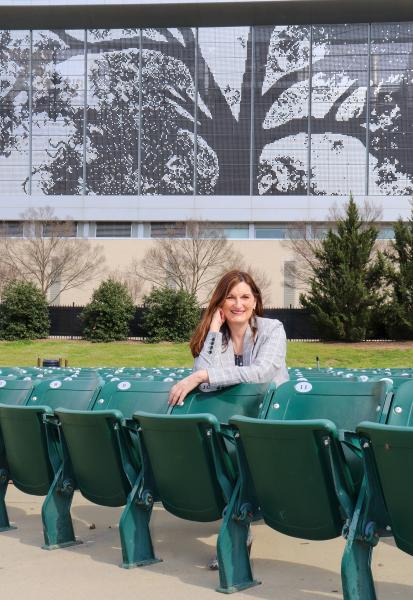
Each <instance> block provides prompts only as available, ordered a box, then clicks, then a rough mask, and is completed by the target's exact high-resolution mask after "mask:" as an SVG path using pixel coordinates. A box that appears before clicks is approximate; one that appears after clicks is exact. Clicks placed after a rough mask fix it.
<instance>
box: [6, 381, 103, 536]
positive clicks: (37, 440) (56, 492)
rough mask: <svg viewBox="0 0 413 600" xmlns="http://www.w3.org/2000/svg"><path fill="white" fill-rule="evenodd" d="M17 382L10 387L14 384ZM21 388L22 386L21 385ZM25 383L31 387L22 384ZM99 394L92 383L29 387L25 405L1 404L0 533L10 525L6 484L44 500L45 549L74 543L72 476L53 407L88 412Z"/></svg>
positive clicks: (54, 382) (48, 384)
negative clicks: (12, 484) (71, 506)
mask: <svg viewBox="0 0 413 600" xmlns="http://www.w3.org/2000/svg"><path fill="white" fill-rule="evenodd" d="M14 383H16V382H13V384H14ZM22 383H23V382H22ZM24 383H25V384H29V383H32V384H33V382H24ZM99 389H100V383H99V384H98V385H97V380H96V379H94V378H93V379H92V380H91V381H90V380H86V379H84V380H75V381H74V380H60V379H55V380H51V381H42V382H41V383H38V384H37V385H36V386H35V387H32V392H31V394H30V397H29V398H28V399H27V401H26V405H25V406H12V405H6V404H0V430H1V433H2V441H3V444H4V454H5V459H6V460H5V463H6V464H5V465H4V468H3V469H2V477H1V483H0V505H1V509H0V515H1V519H2V520H1V521H0V528H1V529H7V528H9V527H10V523H9V520H8V516H7V509H6V506H5V495H6V491H7V484H8V481H9V479H12V480H13V482H14V485H15V486H16V487H17V488H18V489H20V490H21V491H23V492H25V493H27V494H32V495H37V496H44V495H46V500H45V502H44V505H43V510H42V519H43V531H44V536H45V547H46V548H55V547H61V546H64V545H68V544H73V543H75V539H74V535H73V528H72V525H71V519H70V512H69V510H70V504H71V500H72V496H73V491H74V483H73V477H72V475H71V474H67V471H68V470H69V471H70V469H69V467H68V461H67V460H66V464H65V469H63V467H62V457H63V453H64V448H62V443H61V439H60V430H59V428H58V427H57V424H56V423H55V419H54V418H53V409H54V408H56V407H57V406H74V407H82V408H85V409H87V408H91V407H92V406H93V404H94V402H95V399H96V395H97V394H98V391H99Z"/></svg>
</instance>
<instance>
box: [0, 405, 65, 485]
mask: <svg viewBox="0 0 413 600" xmlns="http://www.w3.org/2000/svg"><path fill="white" fill-rule="evenodd" d="M45 411H46V409H45V407H42V406H39V407H30V408H28V407H24V406H5V405H2V406H0V427H1V431H2V435H3V442H4V446H5V449H6V456H7V462H8V466H9V473H10V478H11V479H12V480H13V482H14V485H15V486H16V487H17V488H18V489H19V490H21V491H22V492H25V493H26V494H33V495H36V496H45V495H46V494H47V492H48V490H49V487H50V485H51V483H52V481H53V477H54V475H53V469H52V465H51V463H50V460H49V454H48V450H47V442H46V434H45V428H44V425H43V422H42V417H43V414H44V413H45Z"/></svg>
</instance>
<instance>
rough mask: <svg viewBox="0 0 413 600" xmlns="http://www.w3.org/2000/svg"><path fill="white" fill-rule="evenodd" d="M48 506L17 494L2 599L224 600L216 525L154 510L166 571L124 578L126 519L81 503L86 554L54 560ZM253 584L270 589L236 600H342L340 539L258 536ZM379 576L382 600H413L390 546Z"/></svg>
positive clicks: (262, 528)
mask: <svg viewBox="0 0 413 600" xmlns="http://www.w3.org/2000/svg"><path fill="white" fill-rule="evenodd" d="M42 500H43V499H42V498H37V497H34V496H27V495H24V494H22V493H20V492H19V491H18V490H16V489H15V488H14V486H9V490H8V493H7V505H8V507H9V514H10V519H11V520H12V521H13V522H14V524H15V525H17V526H18V529H15V530H11V531H8V532H2V533H0V596H1V598H2V599H4V600H6V599H7V600H15V599H20V598H25V599H27V600H37V599H39V600H56V599H59V600H69V599H70V600H72V599H73V598H75V599H76V600H91V599H95V598H97V599H99V600H112V599H116V600H118V599H119V600H129V599H134V600H135V599H137V598H142V599H144V600H158V599H159V600H161V599H162V600H164V598H165V597H167V598H174V599H182V600H186V599H191V600H192V599H193V598H199V599H201V600H203V599H205V600H206V599H213V598H214V599H215V600H217V599H219V598H222V597H223V596H220V595H218V594H217V593H216V592H215V591H214V588H215V587H216V585H217V582H218V574H217V573H216V572H212V571H208V570H207V568H206V563H207V561H208V559H209V558H210V557H211V555H212V554H213V552H214V544H215V540H216V532H217V527H218V525H217V523H207V524H202V523H190V522H186V521H182V520H180V519H177V518H176V517H173V516H172V515H170V514H168V513H166V512H165V511H164V510H163V509H162V508H160V507H156V508H155V510H154V513H153V517H152V534H153V540H154V544H155V550H156V553H157V555H158V556H159V557H161V558H163V560H164V562H162V563H159V564H155V565H152V566H149V567H145V568H137V569H132V570H129V571H128V570H124V569H121V568H119V566H118V565H119V563H120V560H121V552H120V544H119V536H118V528H117V523H118V520H119V515H120V512H121V509H108V508H103V507H99V506H95V505H92V504H90V503H89V502H87V501H86V500H84V499H83V498H82V497H81V496H80V495H79V494H76V496H75V500H74V503H73V509H72V515H73V520H74V526H75V530H76V534H77V536H78V537H79V538H80V539H82V540H83V542H84V543H83V544H82V545H80V546H75V547H71V548H67V549H64V550H54V551H51V552H48V551H45V550H41V549H40V546H41V544H42V542H43V537H42V528H41V519H40V508H41V502H42ZM253 534H254V544H253V548H252V559H253V569H254V576H255V577H256V578H257V579H259V580H261V581H262V585H260V586H257V587H254V588H251V589H249V590H247V591H244V592H242V593H238V594H237V595H236V596H234V599H235V598H239V600H246V599H248V598H249V599H252V598H257V599H263V600H264V599H265V600H266V599H268V600H269V599H271V600H326V599H327V598H342V593H341V583H340V575H339V572H340V559H341V554H342V551H343V548H344V541H343V540H342V539H337V540H332V541H328V542H307V541H305V540H299V539H293V538H289V537H286V536H284V535H281V534H279V533H277V532H275V531H273V530H271V529H270V528H269V527H267V526H266V525H263V524H258V525H254V526H253ZM373 572H374V577H375V581H376V582H377V592H378V598H379V599H380V600H395V599H400V600H407V599H411V598H413V557H411V556H408V555H407V554H404V553H403V552H401V551H400V550H398V549H397V548H396V547H395V545H394V542H393V541H392V540H386V541H382V542H380V544H379V545H378V547H377V548H376V549H375V550H374V555H373Z"/></svg>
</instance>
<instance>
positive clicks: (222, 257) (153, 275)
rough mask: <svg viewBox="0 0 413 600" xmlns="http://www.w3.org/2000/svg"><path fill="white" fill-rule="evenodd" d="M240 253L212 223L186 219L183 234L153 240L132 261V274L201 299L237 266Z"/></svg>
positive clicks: (169, 234)
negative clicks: (148, 246) (187, 220)
mask: <svg viewBox="0 0 413 600" xmlns="http://www.w3.org/2000/svg"><path fill="white" fill-rule="evenodd" d="M241 262H242V258H241V255H240V254H239V253H238V252H237V251H236V250H235V249H234V247H233V245H232V244H231V243H230V242H229V241H228V240H227V239H226V238H225V237H224V236H223V235H222V233H221V232H220V231H219V229H218V228H217V229H216V231H215V230H214V229H213V225H211V224H205V223H202V222H197V221H190V222H188V223H187V225H186V237H182V238H176V237H172V232H171V233H168V232H166V237H165V238H161V239H157V240H154V244H153V246H152V247H151V248H150V249H149V250H148V251H147V252H146V254H145V256H144V257H143V259H142V260H141V261H140V262H137V261H135V262H134V263H133V264H132V273H133V274H134V275H135V276H136V277H138V278H140V279H141V280H143V281H146V282H149V283H151V284H153V285H155V286H160V287H175V288H176V289H182V290H186V291H187V292H189V293H191V294H195V295H196V296H197V297H198V299H199V300H200V301H201V302H204V301H205V300H206V299H207V297H208V294H209V292H210V290H211V288H212V287H213V286H214V285H215V283H216V282H217V280H218V279H219V277H221V275H222V274H223V273H224V272H225V271H227V270H229V269H232V268H239V266H240V265H241Z"/></svg>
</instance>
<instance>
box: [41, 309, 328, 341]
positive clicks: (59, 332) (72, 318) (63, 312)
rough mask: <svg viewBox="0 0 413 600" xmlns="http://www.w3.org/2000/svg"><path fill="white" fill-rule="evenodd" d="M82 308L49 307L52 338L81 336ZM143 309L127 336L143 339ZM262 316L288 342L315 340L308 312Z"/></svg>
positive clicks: (277, 311)
mask: <svg viewBox="0 0 413 600" xmlns="http://www.w3.org/2000/svg"><path fill="white" fill-rule="evenodd" d="M82 310H83V306H50V307H49V315H50V322H51V327H50V335H51V336H53V337H73V338H78V337H81V336H82V322H81V319H80V313H81V312H82ZM144 311H145V308H144V307H143V306H137V307H136V311H135V316H134V318H133V320H132V322H131V324H130V331H129V336H130V337H131V338H138V339H144V338H145V330H144V328H143V319H142V317H143V314H144ZM264 316H265V317H268V318H270V319H279V320H280V321H281V322H282V323H283V324H284V327H285V331H286V333H287V337H288V339H290V340H297V339H299V340H315V339H317V333H316V331H315V327H314V325H313V323H312V320H311V319H310V316H309V314H308V312H307V311H306V310H304V309H301V308H266V309H265V310H264Z"/></svg>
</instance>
